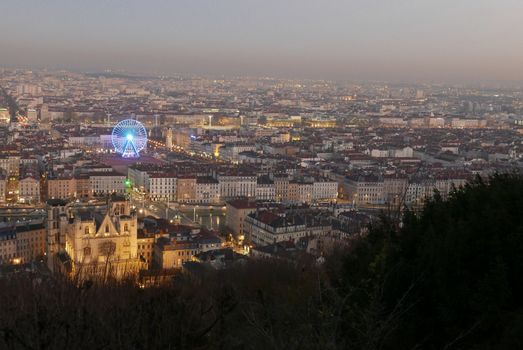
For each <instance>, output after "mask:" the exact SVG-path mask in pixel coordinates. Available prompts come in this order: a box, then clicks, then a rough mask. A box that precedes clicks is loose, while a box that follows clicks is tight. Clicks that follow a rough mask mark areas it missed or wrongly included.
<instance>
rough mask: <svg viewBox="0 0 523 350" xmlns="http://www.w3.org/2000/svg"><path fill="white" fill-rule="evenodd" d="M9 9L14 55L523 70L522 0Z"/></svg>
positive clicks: (318, 72) (296, 66)
mask: <svg viewBox="0 0 523 350" xmlns="http://www.w3.org/2000/svg"><path fill="white" fill-rule="evenodd" d="M0 13H2V14H3V16H2V21H0V31H1V32H2V33H3V35H1V36H0V46H1V47H2V50H1V51H0V60H1V62H2V64H3V65H4V66H6V65H7V66H24V67H39V68H53V69H73V70H83V71H100V70H105V69H113V70H126V71H130V72H136V73H145V74H161V73H164V74H178V73H179V74H207V75H214V76H220V75H226V76H231V75H250V76H275V77H286V78H314V79H337V80H344V79H355V80H393V81H415V80H421V81H431V80H438V81H451V82H460V81H464V82H469V81H472V82H482V81H510V82H518V81H521V80H523V70H521V69H520V68H521V62H523V36H521V33H522V32H523V21H521V13H523V2H521V1H518V0H501V1H490V0H459V1H453V0H442V1H419V0H397V1H386V0H372V1H364V0H345V1H343V0H331V1H304V0H288V1H276V0H269V1H240V0H233V1H231V0H225V1H212V0H201V1H185V0H183V1H159V0H153V1H134V0H133V1H123V0H117V1H100V0H95V1H66V0H58V1H55V0H52V1H36V0H32V1H14V0H4V1H2V2H1V3H0Z"/></svg>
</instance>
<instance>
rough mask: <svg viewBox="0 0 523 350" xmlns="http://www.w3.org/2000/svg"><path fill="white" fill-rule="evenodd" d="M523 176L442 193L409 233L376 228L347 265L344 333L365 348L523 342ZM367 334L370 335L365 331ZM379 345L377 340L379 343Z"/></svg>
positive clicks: (407, 219)
mask: <svg viewBox="0 0 523 350" xmlns="http://www.w3.org/2000/svg"><path fill="white" fill-rule="evenodd" d="M522 209H523V178H522V177H521V176H519V175H514V174H511V175H495V176H493V177H492V178H490V179H489V181H487V182H484V181H482V180H481V179H476V180H475V181H474V182H472V183H470V184H468V185H467V186H465V188H464V189H462V190H454V191H453V193H452V194H451V196H450V198H449V200H448V201H443V200H442V199H441V197H440V196H435V197H434V199H433V200H431V201H429V202H428V203H427V204H426V206H425V207H424V209H423V211H422V212H421V213H420V214H419V215H415V214H414V213H410V212H407V213H406V214H405V215H404V219H403V227H402V228H401V229H399V230H398V229H397V228H396V227H395V225H394V223H393V222H389V221H388V220H387V219H384V220H382V222H381V224H380V225H379V226H377V227H373V228H372V229H371V232H370V234H369V236H368V237H367V238H366V239H365V240H362V241H361V242H359V243H358V244H357V245H356V246H355V248H354V250H353V252H352V254H350V255H349V256H348V257H347V258H346V261H345V267H344V272H343V274H342V278H340V281H339V282H340V287H341V288H343V289H344V292H345V293H346V295H347V299H348V302H347V303H346V306H345V310H344V317H345V321H344V327H345V330H346V334H347V336H348V337H349V338H351V339H350V341H351V342H353V343H356V344H357V345H359V347H362V348H379V347H383V348H390V349H395V348H416V347H417V348H424V349H425V348H429V349H430V348H434V349H440V348H478V349H479V348H492V347H496V348H497V347H505V346H510V347H512V346H516V347H521V345H522V344H523V333H521V332H520V331H521V329H523V328H522V327H523V323H522V322H523V302H522V300H521V295H523V294H522V292H523V283H522V282H521V278H520V277H521V276H522V274H523V215H521V213H522ZM362 329H363V330H364V331H362ZM371 340H372V341H371Z"/></svg>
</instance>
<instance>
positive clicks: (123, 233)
mask: <svg viewBox="0 0 523 350" xmlns="http://www.w3.org/2000/svg"><path fill="white" fill-rule="evenodd" d="M67 215H68V218H67V220H62V221H61V225H65V226H66V227H65V228H63V231H65V232H64V233H65V235H64V236H65V237H64V241H65V242H64V243H65V244H64V250H65V253H66V257H67V259H66V260H67V263H68V264H69V268H68V272H69V273H70V274H71V276H72V277H73V278H78V279H80V280H84V279H104V280H105V279H107V278H116V279H121V278H124V277H126V276H135V275H136V274H137V273H138V271H139V269H140V268H141V267H142V265H143V263H142V262H141V260H140V259H139V257H138V245H137V231H138V227H137V226H138V223H137V217H136V214H135V213H131V211H130V207H129V202H128V201H126V200H125V199H123V198H118V197H113V198H111V200H110V201H109V202H108V204H107V207H106V209H105V210H96V209H93V208H89V207H72V208H70V209H69V210H68V214H67Z"/></svg>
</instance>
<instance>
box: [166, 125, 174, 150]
mask: <svg viewBox="0 0 523 350" xmlns="http://www.w3.org/2000/svg"><path fill="white" fill-rule="evenodd" d="M165 146H166V147H167V148H168V149H172V148H173V129H172V128H169V129H167V133H166V134H165Z"/></svg>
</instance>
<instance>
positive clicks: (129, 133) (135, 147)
mask: <svg viewBox="0 0 523 350" xmlns="http://www.w3.org/2000/svg"><path fill="white" fill-rule="evenodd" d="M111 140H112V141H113V146H114V150H115V151H116V152H117V153H120V154H121V155H122V157H124V158H137V157H139V156H140V151H141V150H143V149H144V148H145V146H146V145H147V132H146V130H145V127H144V126H143V124H142V123H140V122H139V121H137V120H135V119H125V120H122V121H121V122H119V123H118V124H116V126H115V127H114V128H113V133H112V135H111Z"/></svg>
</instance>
